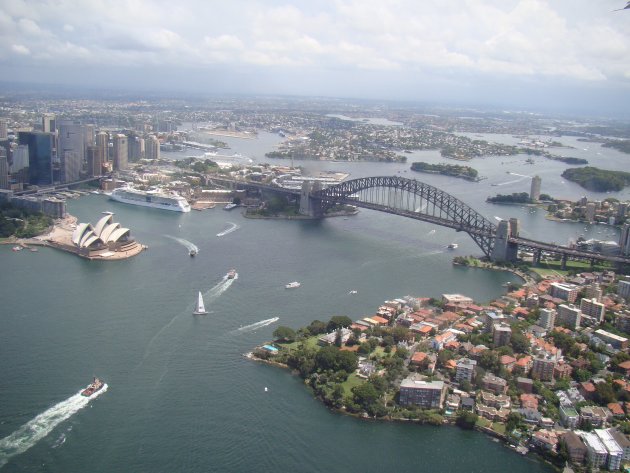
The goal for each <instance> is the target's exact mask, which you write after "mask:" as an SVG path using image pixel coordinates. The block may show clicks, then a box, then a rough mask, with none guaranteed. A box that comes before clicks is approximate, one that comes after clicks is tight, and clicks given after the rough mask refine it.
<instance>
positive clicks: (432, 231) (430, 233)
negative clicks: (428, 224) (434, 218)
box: [427, 230, 435, 236]
mask: <svg viewBox="0 0 630 473" xmlns="http://www.w3.org/2000/svg"><path fill="white" fill-rule="evenodd" d="M429 235H435V230H431V231H430V232H429V233H427V236H429Z"/></svg>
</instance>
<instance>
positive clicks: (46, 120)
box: [42, 113, 57, 133]
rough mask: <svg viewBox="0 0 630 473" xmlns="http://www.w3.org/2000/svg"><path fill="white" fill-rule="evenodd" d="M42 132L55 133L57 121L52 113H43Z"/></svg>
mask: <svg viewBox="0 0 630 473" xmlns="http://www.w3.org/2000/svg"><path fill="white" fill-rule="evenodd" d="M42 130H43V131H44V133H54V132H55V131H57V121H56V119H55V114H54V113H44V115H42Z"/></svg>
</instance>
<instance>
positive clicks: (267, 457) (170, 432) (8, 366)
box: [0, 137, 615, 473]
mask: <svg viewBox="0 0 630 473" xmlns="http://www.w3.org/2000/svg"><path fill="white" fill-rule="evenodd" d="M267 138H269V137H267ZM271 141H272V140H270V139H269V140H268V142H266V144H265V146H267V147H269V146H271V144H270V143H271ZM237 144H238V143H235V144H233V149H234V150H235V151H237V152H241V153H243V154H246V151H247V150H246V149H244V148H243V149H239V148H238V147H237ZM259 144H260V143H259ZM243 146H248V147H252V149H253V148H254V147H255V146H256V141H251V142H247V144H246V145H243ZM263 151H264V150H263ZM263 151H259V153H261V154H263V155H264V152H263ZM431 156H432V157H431V159H434V160H436V161H437V160H439V158H438V157H436V156H433V155H431ZM475 164H476V167H479V168H482V169H480V171H481V172H482V174H486V175H488V180H487V181H482V182H481V183H478V184H475V183H468V182H463V181H458V180H455V179H451V178H447V177H444V176H436V177H435V178H434V179H432V183H434V184H435V185H437V186H438V187H442V188H444V189H446V190H448V191H449V192H452V193H453V194H455V195H456V196H458V197H460V198H462V199H464V200H466V201H468V202H470V203H471V205H472V206H473V207H475V208H477V209H478V210H480V211H481V212H482V213H484V215H486V216H488V217H489V218H492V217H493V216H494V215H499V216H504V217H507V216H518V217H520V218H521V219H522V221H523V224H524V231H525V232H529V234H531V235H534V236H536V237H539V238H541V239H547V240H552V239H553V240H556V241H562V240H563V239H567V238H569V237H573V236H576V235H577V234H578V233H583V232H588V233H592V234H594V235H593V236H597V232H603V233H602V235H605V234H610V235H611V237H613V236H614V234H615V230H613V229H611V228H608V227H601V226H589V227H588V228H586V229H585V227H584V226H583V225H577V224H569V225H564V224H559V223H556V222H548V221H546V220H545V219H544V218H543V215H542V212H541V211H537V210H530V209H527V208H520V207H499V206H491V205H489V204H486V203H485V202H484V201H485V197H486V196H487V195H490V194H492V193H493V191H495V190H496V189H497V188H496V187H492V186H490V183H492V182H494V183H497V182H499V183H500V182H502V181H501V179H503V180H507V178H506V177H505V169H504V167H505V166H503V167H501V166H500V165H497V164H496V163H495V165H494V166H493V165H492V163H491V162H490V161H489V160H479V161H478V162H477V163H475V162H473V165H475ZM552 164H553V165H554V166H555V165H556V163H552ZM511 166H516V164H512V165H511ZM519 166H520V168H518V169H517V168H514V169H515V171H514V172H517V171H519V169H520V170H521V171H522V170H523V169H529V168H527V167H526V166H525V165H524V164H519ZM536 166H538V165H536ZM536 166H535V167H536ZM540 166H541V169H540V170H541V171H543V170H544V168H543V167H542V166H543V164H542V163H541V164H540ZM307 167H310V168H311V169H317V168H320V169H333V168H334V169H339V170H346V171H349V172H351V173H352V176H351V177H358V176H367V175H387V174H398V173H400V174H402V175H406V176H409V177H412V176H413V177H418V178H420V179H422V178H423V177H424V178H426V177H427V176H425V175H415V174H412V173H411V171H409V172H408V173H407V174H404V172H405V171H406V170H407V169H408V165H407V166H403V165H386V164H373V163H368V164H355V165H350V164H341V165H332V164H330V163H323V164H322V163H307ZM519 173H520V174H526V173H524V172H519ZM553 179H559V178H557V177H555V178H552V177H549V178H548V179H547V181H543V191H544V190H545V182H549V181H552V182H553ZM525 184H527V185H528V183H526V182H523V183H515V187H514V191H520V190H521V188H520V187H519V186H523V185H525ZM509 186H511V185H506V186H505V187H509ZM501 190H507V189H501ZM69 210H70V212H71V213H72V214H74V215H76V216H77V217H79V220H80V221H92V222H96V220H97V219H98V218H99V217H100V216H101V212H102V211H104V210H111V211H113V212H115V214H116V215H115V219H116V221H118V222H120V223H121V224H122V225H123V226H127V227H130V228H131V229H132V233H133V235H134V236H135V237H136V238H137V239H138V241H140V242H142V243H144V244H147V245H149V250H148V251H146V252H144V253H142V254H140V255H139V256H137V257H135V258H132V259H129V260H126V261H118V262H90V261H85V260H82V259H79V258H76V257H74V256H73V255H70V254H66V253H61V252H57V251H54V250H52V249H42V250H40V251H39V252H38V253H30V252H26V251H22V252H18V253H14V252H11V251H10V247H8V246H0V264H1V267H2V280H1V281H2V292H1V294H2V305H1V307H2V310H1V311H0V314H1V315H0V317H1V319H2V325H1V327H2V330H1V331H0V359H1V360H2V363H1V364H0V439H2V440H0V465H2V466H1V467H0V471H10V472H13V471H18V472H19V471H44V472H74V471H82V470H86V469H89V470H91V471H96V472H110V471H134V472H152V473H153V472H173V471H185V472H208V471H217V472H224V471H226V472H249V471H254V470H256V471H306V472H308V471H313V472H316V471H332V472H347V471H400V472H412V471H413V472H417V471H426V472H433V471H449V472H504V471H506V470H508V469H509V470H510V471H512V472H514V473H518V472H543V471H548V468H547V467H546V466H544V465H542V464H540V463H538V462H536V461H535V460H532V459H530V458H523V457H521V456H519V455H518V454H516V453H514V452H513V451H511V450H509V449H507V448H505V447H503V446H502V445H499V444H497V443H495V442H493V441H491V440H490V439H488V438H487V437H485V436H483V435H481V434H478V433H475V432H464V431H461V430H459V429H456V428H433V427H428V426H415V425H403V424H390V423H377V422H370V421H362V420H358V419H354V418H350V417H345V416H342V415H339V414H336V413H333V412H330V411H328V410H327V409H326V408H325V407H324V406H323V405H321V404H320V403H319V402H317V401H316V400H314V399H313V398H312V396H311V394H310V393H309V392H308V391H307V390H306V389H305V388H304V386H303V385H302V383H301V381H300V380H299V379H298V378H297V377H294V376H292V375H291V374H290V373H288V372H286V371H283V370H280V369H276V368H273V367H269V366H265V365H259V364H256V363H253V362H251V361H249V360H247V359H245V358H243V357H242V354H243V353H245V352H247V351H249V350H250V349H251V348H252V347H253V346H255V345H257V344H260V343H261V342H263V341H266V340H268V339H269V338H270V336H271V333H272V331H273V330H274V328H275V327H276V326H277V325H279V324H283V325H289V326H292V327H294V328H297V327H300V326H303V325H305V324H307V323H309V322H310V321H311V320H313V319H315V318H319V319H323V320H326V319H328V318H329V317H330V316H332V315H339V314H344V315H348V316H350V317H352V318H358V317H362V316H365V315H368V314H370V313H373V311H374V310H375V309H376V307H377V306H378V305H379V304H380V303H381V302H382V301H383V300H385V299H390V298H393V297H398V296H404V295H408V294H411V295H416V296H439V295H440V294H442V293H450V292H462V293H464V294H468V295H470V296H473V297H475V298H476V299H477V300H479V301H487V300H489V299H491V298H493V297H496V296H497V295H499V294H500V293H501V291H502V288H501V284H502V283H504V282H506V281H508V280H512V279H513V276H511V275H509V274H504V273H496V272H485V271H480V270H473V269H463V268H454V267H452V265H451V258H452V256H453V253H452V252H448V251H447V250H446V249H445V246H446V245H447V244H448V243H451V242H457V243H459V245H460V247H459V250H458V251H457V252H456V254H470V253H476V254H478V253H479V250H478V249H477V248H476V247H475V246H474V243H473V242H472V240H470V239H469V238H468V237H467V236H466V235H463V234H459V233H455V232H453V231H451V230H448V229H444V228H441V227H433V226H431V225H429V224H425V223H422V222H417V221H413V220H407V219H403V218H400V217H396V216H392V215H386V214H379V213H376V212H371V211H361V212H360V213H359V215H357V216H355V217H352V218H349V219H347V220H345V219H341V218H338V219H329V220H326V221H323V222H307V221H270V220H248V219H244V218H243V217H242V216H241V215H240V214H239V213H238V212H236V211H232V212H226V211H223V210H221V209H219V208H217V209H214V210H209V211H204V212H192V213H189V214H177V213H169V212H165V211H158V210H152V209H145V208H141V207H133V206H127V205H124V204H119V203H115V202H111V201H108V200H106V198H105V197H104V196H93V195H90V196H86V197H83V198H81V199H80V200H78V201H71V202H70V204H69ZM235 225H236V226H235ZM230 228H235V229H234V230H233V231H231V232H230V233H227V234H226V235H224V236H222V237H217V236H216V235H217V234H218V233H222V232H224V231H225V230H228V229H230ZM604 232H605V233H604ZM600 236H601V235H600ZM173 238H175V239H176V238H179V239H184V240H187V241H190V242H192V243H194V244H195V245H197V246H198V247H199V254H198V255H197V257H196V258H190V257H189V256H188V250H187V248H186V247H185V246H184V245H183V244H180V243H178V242H177V241H176V240H175V239H173ZM232 267H234V268H236V269H237V270H238V273H239V277H238V279H236V280H234V281H231V282H230V281H226V280H224V279H223V278H224V275H225V273H226V272H227V271H228V270H229V269H230V268H232ZM295 280H297V281H300V282H301V283H302V287H300V288H299V289H296V290H291V291H287V290H285V289H284V285H285V284H286V283H288V282H290V281H295ZM352 289H354V290H357V291H358V294H356V295H349V294H348V291H350V290H352ZM197 291H202V292H203V293H204V294H205V299H206V306H207V309H208V310H209V311H210V314H208V315H207V316H204V317H193V316H192V315H191V312H192V309H193V305H194V301H195V298H196V294H197ZM274 317H279V320H278V322H276V323H271V324H269V325H265V324H258V325H255V324H256V323H257V322H261V321H265V320H269V319H272V318H274ZM93 375H97V376H100V377H102V378H103V379H105V381H106V382H107V383H108V390H107V391H106V392H104V393H102V394H101V395H100V396H99V397H98V398H96V399H94V400H91V401H90V402H89V403H85V402H84V400H83V399H81V398H80V397H79V396H76V394H77V393H78V391H79V390H80V389H81V388H82V387H84V386H85V385H86V384H87V383H88V382H89V381H90V380H91V377H92V376H93ZM265 387H267V388H268V391H265V389H264V388H265ZM38 416H39V417H38Z"/></svg>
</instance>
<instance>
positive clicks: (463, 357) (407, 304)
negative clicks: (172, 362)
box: [247, 271, 630, 469]
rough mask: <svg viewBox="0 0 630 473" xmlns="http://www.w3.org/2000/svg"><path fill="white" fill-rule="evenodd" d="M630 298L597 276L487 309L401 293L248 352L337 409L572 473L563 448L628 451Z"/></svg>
mask: <svg viewBox="0 0 630 473" xmlns="http://www.w3.org/2000/svg"><path fill="white" fill-rule="evenodd" d="M628 294H630V279H628V278H626V277H623V276H621V277H618V276H617V275H616V274H615V273H614V272H612V271H603V272H589V273H579V274H577V275H575V276H567V277H566V278H565V277H562V276H559V277H557V278H554V279H546V280H543V281H542V282H539V283H536V282H530V283H528V284H527V285H526V286H523V287H521V288H518V287H517V288H516V289H515V290H512V292H509V293H508V294H506V295H505V296H503V297H501V298H500V299H497V300H494V301H492V302H490V303H489V304H487V305H486V304H478V303H476V302H475V301H474V300H473V299H471V298H470V297H467V296H465V295H461V294H443V295H442V297H441V298H440V299H434V298H428V297H412V296H407V297H404V298H399V299H394V300H389V301H385V302H383V303H382V305H381V306H379V307H378V308H377V309H376V310H375V312H374V313H373V314H370V315H368V316H365V317H363V318H360V319H358V320H355V321H353V320H351V319H350V318H349V317H346V316H333V317H331V318H330V320H329V321H328V322H323V321H320V320H315V321H313V322H311V324H310V325H308V326H306V327H302V328H300V329H299V330H297V331H295V330H293V329H292V328H290V327H286V326H281V327H278V328H277V329H276V330H275V331H274V333H273V336H274V338H275V341H274V342H273V343H268V344H265V345H263V346H260V347H258V348H256V349H255V350H254V351H253V352H252V353H250V354H248V355H247V356H248V357H250V358H252V359H256V360H261V361H265V362H268V363H271V364H274V365H278V366H282V367H286V368H289V369H291V370H293V371H295V372H296V373H297V374H299V376H300V377H302V378H303V379H304V382H305V384H306V385H308V386H309V388H310V389H312V391H313V393H314V394H315V395H316V396H317V397H318V398H319V399H320V400H321V401H322V402H324V403H325V404H326V405H328V406H330V407H332V408H334V409H336V410H338V411H339V412H343V413H346V414H349V415H355V416H359V417H364V418H380V419H385V420H394V421H395V420H398V421H407V422H418V423H429V424H433V425H442V424H447V423H453V424H456V425H458V426H460V427H462V428H467V429H473V428H475V429H477V430H480V431H483V432H486V433H488V434H490V435H492V436H494V437H497V438H500V439H502V440H504V441H505V442H506V443H508V444H510V445H511V446H513V447H514V448H516V449H517V450H518V451H520V452H521V453H527V452H528V451H531V452H534V453H536V454H538V455H541V456H542V457H544V458H545V459H546V460H548V461H549V462H551V463H552V464H554V465H555V466H556V467H559V468H561V467H563V466H564V465H565V464H566V463H567V462H569V461H570V462H572V463H574V464H575V465H576V466H578V467H581V466H582V465H583V464H584V462H585V456H575V455H574V454H573V453H572V452H573V451H574V449H575V448H578V449H581V450H583V451H584V452H586V451H587V449H588V448H590V446H591V445H592V444H593V443H594V442H599V441H600V440H598V439H599V438H606V439H613V440H610V441H607V442H608V443H607V444H609V445H611V447H610V448H611V449H612V450H611V451H614V452H616V451H617V450H616V449H617V448H618V447H617V446H614V447H613V446H612V445H613V443H612V442H615V444H616V445H617V444H618V445H619V446H621V445H627V446H628V447H630V441H628V439H627V437H626V436H625V435H624V434H627V433H630V422H628V421H627V417H626V411H625V410H624V408H623V406H624V401H625V400H626V399H629V397H628V395H627V392H626V391H627V390H628V389H630V371H629V370H630V355H629V354H628V353H627V347H628V342H629V340H628V337H629V336H630V311H629V309H630V306H628V304H627V300H628V299H627V297H628V296H627V295H628ZM628 392H630V391H628ZM626 405H627V404H626ZM594 427H597V429H596V430H594V431H593V432H591V431H592V430H593V428H594ZM624 448H625V447H624ZM569 449H571V450H569ZM619 451H621V448H620V447H619ZM611 455H612V454H611ZM615 458H616V457H615ZM618 460H619V461H621V459H620V458H619V459H618ZM611 461H613V460H611ZM614 461H617V459H615V460H614ZM611 465H612V466H613V469H615V468H618V467H615V465H616V463H614V462H613V464H611Z"/></svg>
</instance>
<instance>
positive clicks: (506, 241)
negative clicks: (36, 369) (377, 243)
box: [213, 176, 630, 267]
mask: <svg viewBox="0 0 630 473" xmlns="http://www.w3.org/2000/svg"><path fill="white" fill-rule="evenodd" d="M213 180H214V179H213ZM221 181H222V182H223V183H224V184H229V185H231V187H235V188H255V189H258V190H261V191H271V192H276V193H282V194H290V195H294V196H296V197H297V196H298V195H299V198H300V213H301V214H304V215H309V216H312V217H315V218H322V217H324V216H325V215H326V212H327V211H330V210H334V209H335V208H337V207H338V206H342V205H353V206H356V207H360V208H365V209H371V210H377V211H380V212H386V213H390V214H394V215H400V216H402V217H407V218H413V219H416V220H421V221H423V222H429V223H433V224H435V225H440V226H443V227H448V228H452V229H454V230H455V231H458V232H465V233H467V234H468V235H470V237H471V238H472V239H473V240H474V241H475V243H476V244H477V245H478V246H479V248H480V249H481V251H482V252H483V253H484V255H485V256H487V257H488V258H489V259H491V260H493V261H499V262H502V261H505V262H512V261H516V259H517V257H518V252H519V250H528V251H530V252H531V253H532V254H533V263H534V264H539V263H540V261H541V258H542V256H543V255H552V256H555V257H556V258H559V259H560V260H561V262H562V266H563V267H565V266H566V262H567V260H568V259H579V260H586V261H590V262H591V264H594V263H596V262H603V261H608V262H610V263H613V264H616V265H624V264H630V257H628V256H622V255H619V256H616V255H608V254H603V253H596V252H591V251H585V250H580V249H576V248H569V247H566V246H561V245H556V244H555V243H546V242H542V241H536V240H531V239H527V238H522V237H521V236H519V222H518V220H517V219H515V218H512V219H510V220H502V221H500V222H498V224H495V223H494V222H491V221H490V220H488V219H487V218H485V217H484V216H483V215H481V214H480V213H479V212H477V211H476V210H474V209H472V208H471V207H470V206H469V205H467V204H466V203H465V202H463V201H461V200H460V199H458V198H456V197H454V196H452V195H450V194H448V193H447V192H444V191H443V190H440V189H438V188H437V187H434V186H431V185H429V184H426V183H424V182H421V181H418V180H415V179H407V178H403V177H398V176H379V177H364V178H359V179H352V180H348V181H344V182H341V183H339V184H335V185H331V186H328V187H326V188H323V189H322V188H321V187H320V186H319V183H318V182H317V181H315V182H310V181H304V184H303V186H302V189H301V191H298V190H293V189H285V188H282V187H276V186H270V185H266V184H259V183H255V182H250V181H236V180H228V179H222V180H221Z"/></svg>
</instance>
